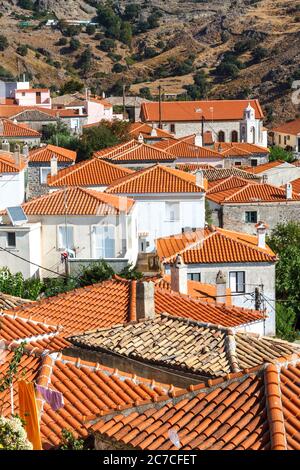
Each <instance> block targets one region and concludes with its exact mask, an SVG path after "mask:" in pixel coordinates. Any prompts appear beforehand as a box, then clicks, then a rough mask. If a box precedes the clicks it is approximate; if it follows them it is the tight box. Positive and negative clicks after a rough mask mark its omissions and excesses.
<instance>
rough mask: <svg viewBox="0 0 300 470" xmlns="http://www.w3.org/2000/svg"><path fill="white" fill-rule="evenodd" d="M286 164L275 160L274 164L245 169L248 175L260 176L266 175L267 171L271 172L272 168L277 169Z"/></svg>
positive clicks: (269, 163)
mask: <svg viewBox="0 0 300 470" xmlns="http://www.w3.org/2000/svg"><path fill="white" fill-rule="evenodd" d="M285 163H286V162H284V161H283V160H275V161H273V162H268V163H263V164H262V165H258V166H249V167H246V168H245V171H247V172H248V173H253V174H255V175H259V174H261V173H264V172H265V171H268V170H271V169H272V168H276V167H278V166H280V165H284V164H285Z"/></svg>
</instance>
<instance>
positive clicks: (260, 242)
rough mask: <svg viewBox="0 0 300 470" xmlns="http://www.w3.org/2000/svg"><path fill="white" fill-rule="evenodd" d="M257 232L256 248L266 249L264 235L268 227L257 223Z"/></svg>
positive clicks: (262, 223) (260, 222)
mask: <svg viewBox="0 0 300 470" xmlns="http://www.w3.org/2000/svg"><path fill="white" fill-rule="evenodd" d="M255 228H256V231H257V238H258V244H257V246H258V248H263V249H265V248H266V233H267V228H268V225H267V224H265V223H264V222H262V221H259V222H258V224H256V225H255Z"/></svg>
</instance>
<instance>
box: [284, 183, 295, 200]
mask: <svg viewBox="0 0 300 470" xmlns="http://www.w3.org/2000/svg"><path fill="white" fill-rule="evenodd" d="M285 197H286V198H287V199H292V198H293V186H292V184H291V183H287V184H286V185H285Z"/></svg>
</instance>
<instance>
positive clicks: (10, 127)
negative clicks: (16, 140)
mask: <svg viewBox="0 0 300 470" xmlns="http://www.w3.org/2000/svg"><path fill="white" fill-rule="evenodd" d="M0 137H41V134H40V133H39V132H38V131H35V130H34V129H30V128H29V127H27V126H25V125H22V124H16V123H15V122H13V121H10V120H9V119H0Z"/></svg>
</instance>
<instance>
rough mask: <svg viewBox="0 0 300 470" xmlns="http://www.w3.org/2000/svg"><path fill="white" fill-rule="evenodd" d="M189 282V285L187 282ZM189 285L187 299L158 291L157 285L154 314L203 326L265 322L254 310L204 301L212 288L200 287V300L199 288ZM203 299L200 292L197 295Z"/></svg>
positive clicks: (181, 295)
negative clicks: (194, 322)
mask: <svg viewBox="0 0 300 470" xmlns="http://www.w3.org/2000/svg"><path fill="white" fill-rule="evenodd" d="M190 282H191V281H190ZM195 284H196V283H194V285H193V283H192V284H190V285H189V295H183V294H179V293H178V292H174V291H170V290H169V289H163V288H161V287H160V285H161V283H160V282H159V283H158V285H157V286H156V289H155V311H156V313H157V314H163V313H168V314H170V315H172V316H174V317H181V318H187V319H191V320H195V321H198V322H203V323H210V324H214V325H222V326H224V327H232V328H234V327H240V326H241V325H246V324H250V323H253V322H257V321H261V320H263V319H264V314H263V313H262V312H258V311H255V310H250V309H244V308H239V307H235V306H231V305H224V304H221V303H218V304H216V303H214V299H210V301H208V300H207V293H209V292H213V291H214V289H213V286H208V284H204V285H203V284H201V283H197V284H200V286H201V287H200V291H201V289H203V290H204V292H203V296H206V298H201V297H198V296H199V287H195ZM213 293H214V295H216V294H215V292H213ZM200 295H202V292H200Z"/></svg>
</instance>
